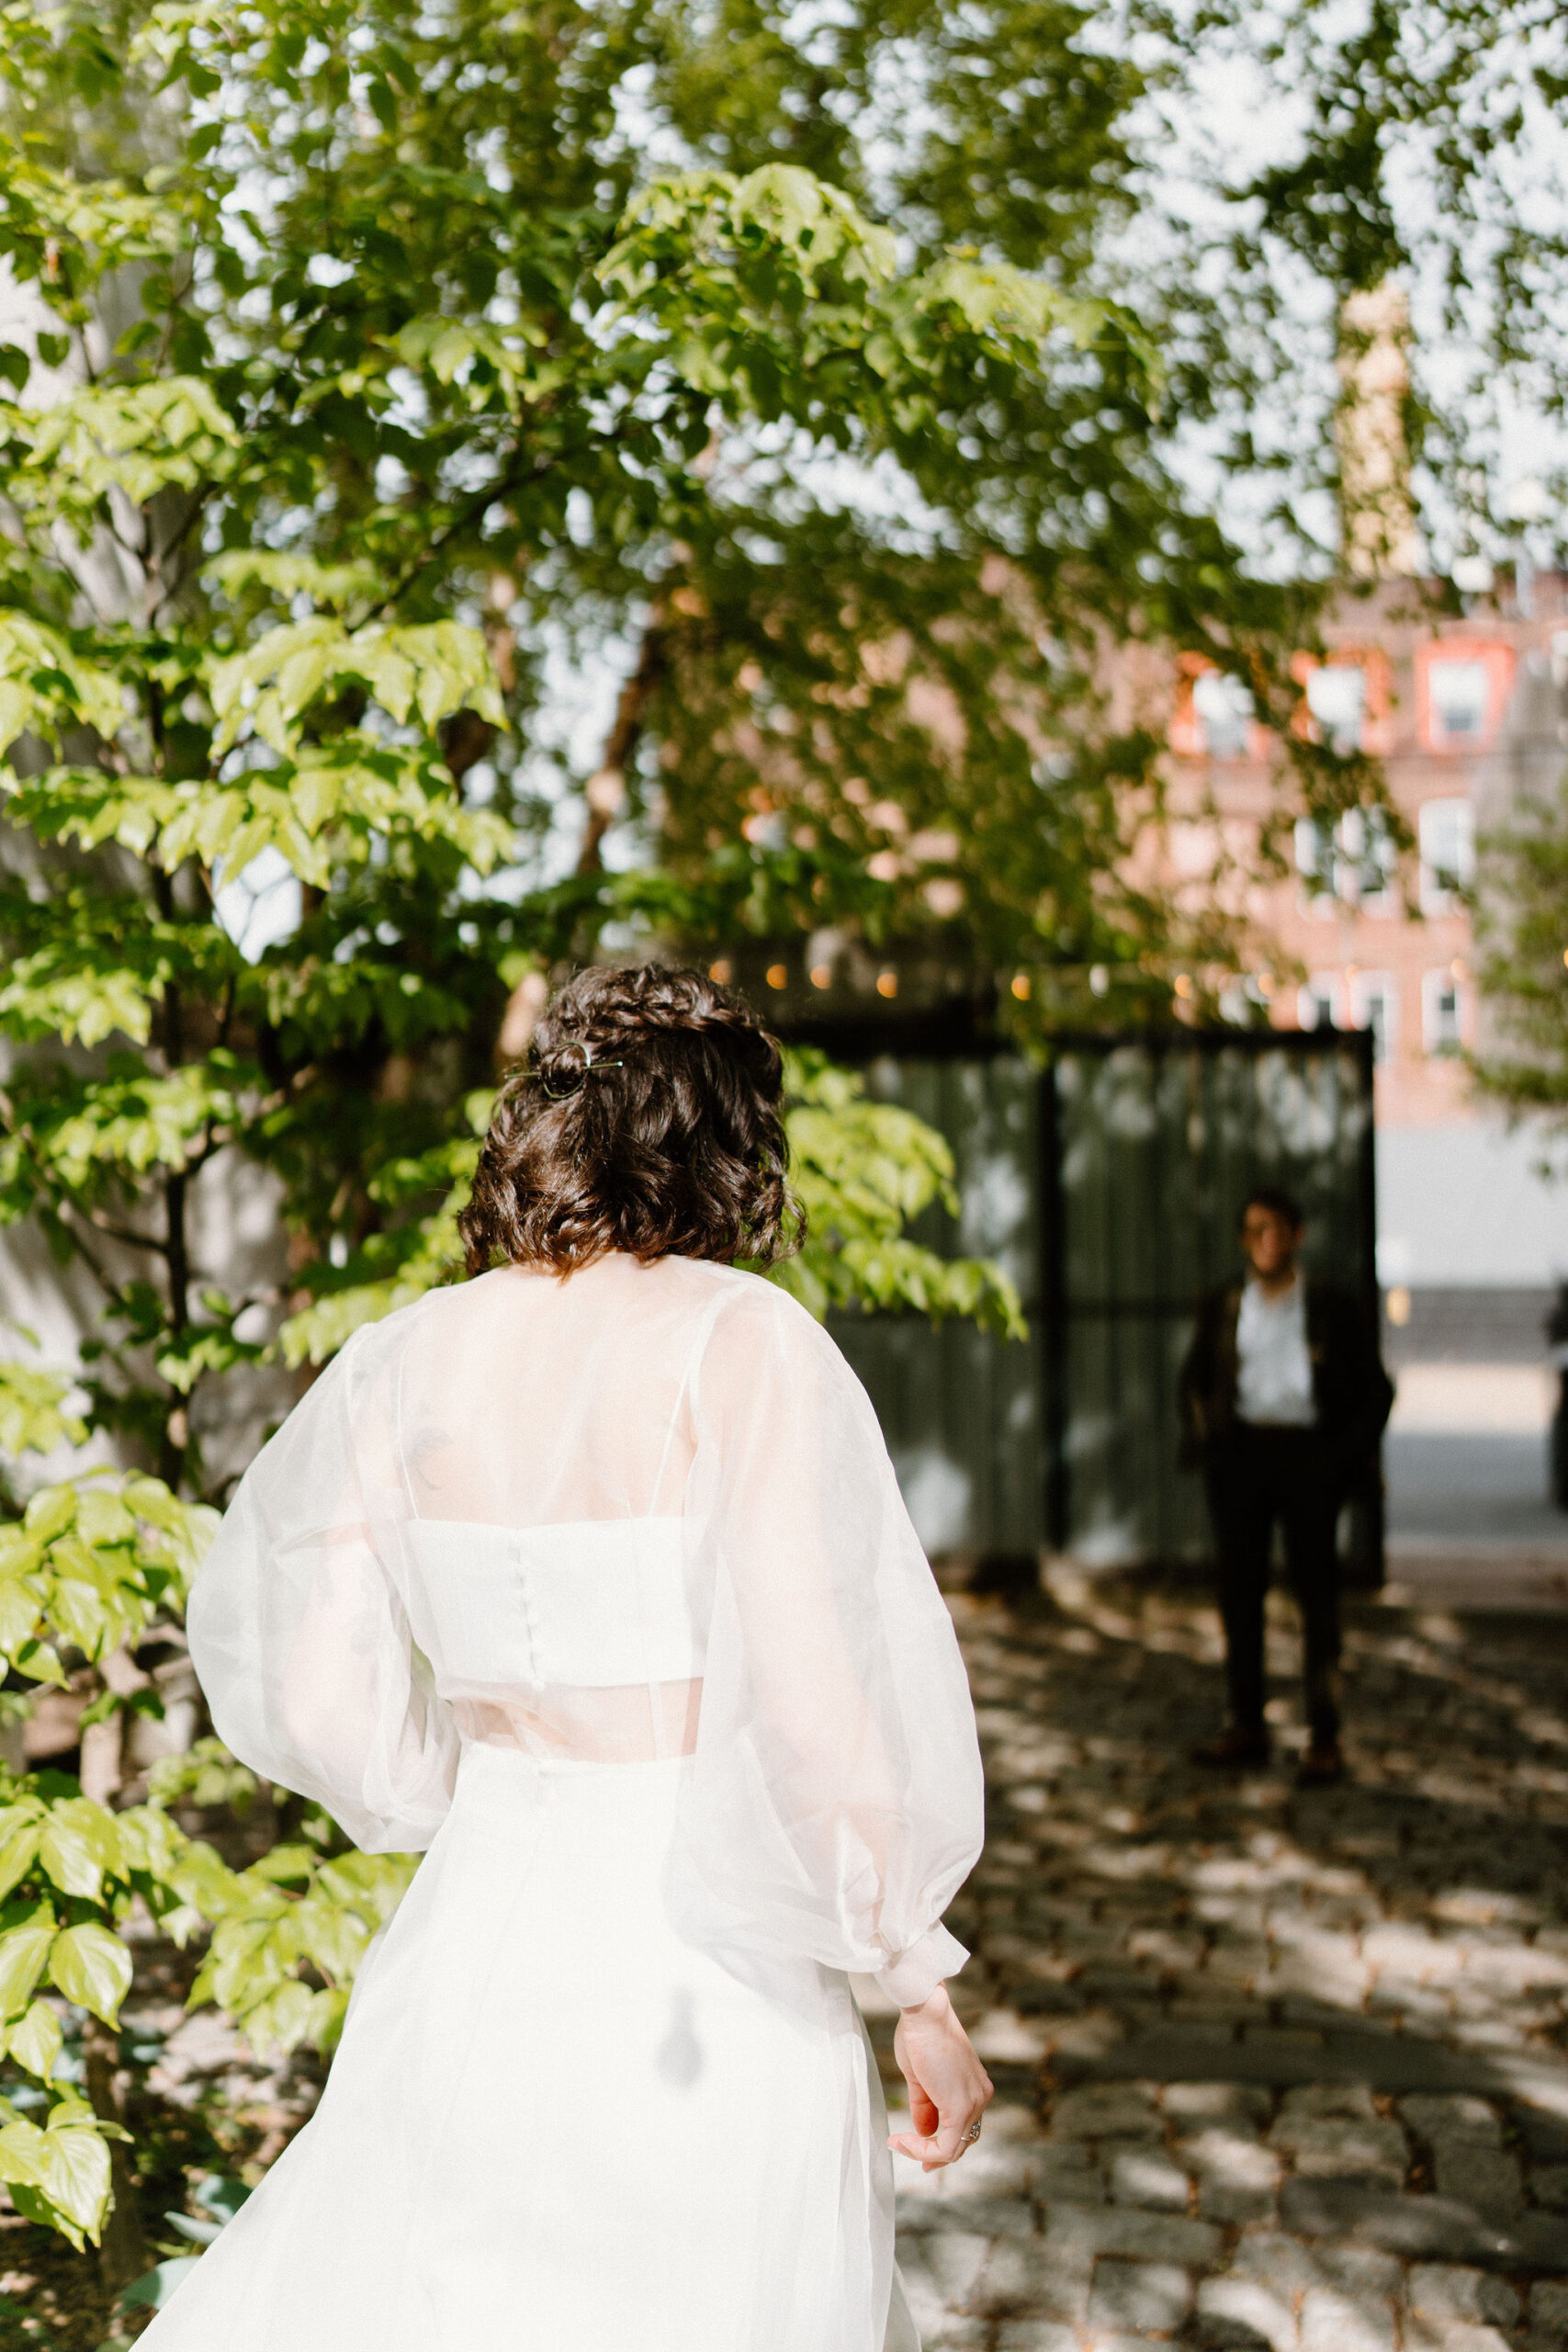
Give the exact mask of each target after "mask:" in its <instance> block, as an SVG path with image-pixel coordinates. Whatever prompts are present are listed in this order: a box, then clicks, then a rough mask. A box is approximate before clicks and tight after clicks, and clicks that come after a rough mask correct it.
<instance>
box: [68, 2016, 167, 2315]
mask: <svg viewBox="0 0 1568 2352" xmlns="http://www.w3.org/2000/svg"><path fill="white" fill-rule="evenodd" d="M82 2050H83V2056H84V2059H85V2071H86V2077H87V2080H86V2092H87V2098H88V2102H89V2104H90V2105H91V2107H92V2109H93V2112H94V2114H95V2115H98V2116H101V2117H102V2119H103V2120H104V2121H105V2122H106V2123H120V2122H123V2121H124V2117H123V2116H122V2114H121V2112H120V2104H119V2094H118V2090H117V2089H116V2087H115V2071H116V2068H117V2067H118V2063H119V2042H118V2037H117V2036H116V2035H115V2033H114V2032H113V2031H112V2030H110V2028H109V2027H107V2025H105V2024H104V2023H103V2022H102V2020H101V2019H100V2018H95V2017H89V2018H88V2019H87V2027H86V2031H85V2033H84V2035H83V2037H82ZM109 2184H110V2199H111V2202H110V2205H109V2211H108V2218H107V2221H106V2222H105V2223H104V2233H103V2236H102V2238H101V2239H100V2241H99V2244H98V2269H99V2272H100V2274H101V2275H102V2278H103V2282H104V2285H105V2286H106V2287H107V2289H108V2290H109V2292H110V2294H111V2295H120V2294H123V2293H124V2291H125V2290H126V2288H127V2287H130V2286H132V2285H134V2283H135V2281H136V2280H137V2279H138V2278H142V2277H144V2276H145V2274H146V2273H147V2272H148V2271H149V2270H150V2269H151V2268H152V2256H151V2255H150V2254H149V2252H148V2248H147V2240H146V2238H145V2236H144V2235H143V2233H142V2229H141V2214H140V2212H139V2211H137V2205H136V2192H135V2189H134V2188H133V2187H132V2186H131V2178H130V2150H129V2148H128V2147H127V2145H126V2143H125V2142H124V2141H123V2140H111V2141H110V2142H109Z"/></svg>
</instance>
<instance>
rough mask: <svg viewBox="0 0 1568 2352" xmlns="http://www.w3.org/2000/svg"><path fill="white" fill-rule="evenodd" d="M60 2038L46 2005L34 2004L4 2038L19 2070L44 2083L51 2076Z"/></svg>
mask: <svg viewBox="0 0 1568 2352" xmlns="http://www.w3.org/2000/svg"><path fill="white" fill-rule="evenodd" d="M63 2039H64V2037H63V2035H62V2031H61V2026H60V2019H59V2018H57V2017H56V2016H55V2014H54V2011H53V2010H52V2009H51V2007H50V2006H49V2003H48V2002H47V2001H35V2002H34V2003H33V2004H32V2006H31V2007H30V2008H29V2009H28V2012H27V2014H26V2016H25V2017H24V2018H22V2021H21V2023H20V2024H19V2025H14V2026H12V2027H11V2028H10V2029H9V2030H8V2032H7V2033H6V2050H7V2052H9V2054H10V2056H11V2057H13V2058H14V2059H15V2060H16V2061H17V2064H18V2065H19V2066H25V2067H26V2068H27V2070H28V2074H29V2075H39V2078H40V2079H41V2080H42V2081H44V2082H47V2081H48V2080H49V2078H50V2076H51V2075H52V2074H53V2072H54V2062H55V2060H56V2059H57V2058H58V2057H59V2055H60V2051H61V2045H62V2041H63Z"/></svg>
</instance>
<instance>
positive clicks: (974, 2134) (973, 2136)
mask: <svg viewBox="0 0 1568 2352" xmlns="http://www.w3.org/2000/svg"><path fill="white" fill-rule="evenodd" d="M979 2136H980V2127H979V2125H978V2124H977V2123H972V2124H971V2125H970V2126H969V2129H968V2131H965V2133H964V2137H963V2139H962V2140H961V2141H960V2142H959V2143H958V2144H959V2146H960V2147H961V2148H972V2147H973V2146H974V2144H975V2143H976V2140H977V2139H978V2138H979Z"/></svg>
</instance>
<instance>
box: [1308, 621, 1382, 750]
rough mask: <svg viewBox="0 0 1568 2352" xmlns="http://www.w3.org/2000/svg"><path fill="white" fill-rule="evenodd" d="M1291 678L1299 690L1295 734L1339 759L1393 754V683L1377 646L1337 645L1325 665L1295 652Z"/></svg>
mask: <svg viewBox="0 0 1568 2352" xmlns="http://www.w3.org/2000/svg"><path fill="white" fill-rule="evenodd" d="M1291 675H1292V677H1293V678H1294V679H1295V680H1296V682H1297V684H1299V685H1300V687H1301V689H1302V701H1301V706H1300V707H1299V709H1298V710H1297V713H1296V716H1295V719H1294V721H1293V722H1292V723H1293V725H1294V728H1295V731H1296V733H1297V734H1298V735H1304V736H1305V737H1306V739H1307V741H1309V742H1312V743H1325V744H1326V745H1327V746H1328V748H1329V750H1330V751H1331V752H1335V753H1336V754H1337V756H1338V757H1339V758H1340V759H1342V760H1346V759H1348V758H1349V757H1350V756H1351V754H1352V753H1353V752H1367V753H1369V754H1370V755H1371V756H1372V757H1374V758H1381V757H1382V755H1383V754H1384V753H1386V752H1392V751H1393V748H1394V745H1393V673H1392V672H1391V670H1390V668H1389V662H1388V656H1387V654H1386V653H1385V652H1384V651H1383V650H1382V646H1380V645H1358V646H1339V647H1337V648H1336V650H1334V652H1332V653H1331V654H1330V655H1329V657H1328V659H1327V660H1326V661H1325V662H1320V661H1319V660H1318V658H1317V656H1316V655H1315V654H1314V653H1298V654H1297V655H1296V656H1295V657H1294V659H1293V660H1292V663H1291Z"/></svg>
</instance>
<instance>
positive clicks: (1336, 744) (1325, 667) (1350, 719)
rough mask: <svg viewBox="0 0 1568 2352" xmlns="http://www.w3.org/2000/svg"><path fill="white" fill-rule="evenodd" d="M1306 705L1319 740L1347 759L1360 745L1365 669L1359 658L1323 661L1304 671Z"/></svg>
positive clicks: (1364, 695)
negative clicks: (1349, 660) (1356, 659)
mask: <svg viewBox="0 0 1568 2352" xmlns="http://www.w3.org/2000/svg"><path fill="white" fill-rule="evenodd" d="M1306 700H1307V708H1308V710H1310V711H1311V713H1312V716H1313V719H1314V723H1315V727H1316V732H1317V736H1318V740H1319V741H1320V742H1324V743H1326V744H1327V745H1328V747H1329V749H1330V751H1333V752H1337V753H1338V754H1339V757H1340V758H1341V759H1342V760H1343V759H1348V757H1349V754H1350V753H1351V752H1359V750H1360V749H1361V739H1362V736H1363V734H1364V732H1365V729H1366V719H1367V673H1366V672H1365V671H1364V670H1363V669H1362V668H1361V666H1360V664H1359V662H1357V663H1355V664H1353V665H1352V664H1348V663H1346V662H1324V663H1323V664H1322V665H1321V667H1320V668H1318V669H1316V670H1310V671H1309V672H1308V673H1307V682H1306Z"/></svg>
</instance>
